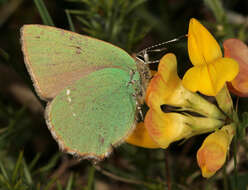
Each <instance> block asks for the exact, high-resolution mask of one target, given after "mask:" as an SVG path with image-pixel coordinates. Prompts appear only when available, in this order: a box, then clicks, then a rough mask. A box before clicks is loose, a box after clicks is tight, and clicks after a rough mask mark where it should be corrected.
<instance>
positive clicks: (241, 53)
mask: <svg viewBox="0 0 248 190" xmlns="http://www.w3.org/2000/svg"><path fill="white" fill-rule="evenodd" d="M223 47H224V55H225V57H230V58H233V59H235V60H236V61H237V62H238V63H239V68H240V69H239V73H238V75H237V76H236V77H235V79H234V80H232V81H231V82H230V83H228V88H229V90H230V91H231V92H232V93H234V94H236V95H237V96H241V97H248V77H247V75H248V47H247V45H246V44H245V43H244V42H242V41H241V40H238V39H234V38H232V39H227V40H225V41H224V43H223Z"/></svg>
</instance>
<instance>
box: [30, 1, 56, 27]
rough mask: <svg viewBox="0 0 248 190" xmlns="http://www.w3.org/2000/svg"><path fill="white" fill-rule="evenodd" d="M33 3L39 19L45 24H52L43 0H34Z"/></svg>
mask: <svg viewBox="0 0 248 190" xmlns="http://www.w3.org/2000/svg"><path fill="white" fill-rule="evenodd" d="M34 3H35V5H36V7H37V9H38V11H39V13H40V16H41V19H42V21H43V23H44V24H45V25H49V26H54V23H53V20H52V18H51V16H50V14H49V12H48V10H47V8H46V6H45V3H44V2H43V0H34Z"/></svg>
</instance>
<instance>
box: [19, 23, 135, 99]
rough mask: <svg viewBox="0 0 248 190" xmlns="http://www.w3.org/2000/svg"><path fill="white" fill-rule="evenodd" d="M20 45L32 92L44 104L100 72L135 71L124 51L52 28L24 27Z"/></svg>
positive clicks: (130, 58) (41, 26)
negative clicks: (35, 92) (108, 69)
mask: <svg viewBox="0 0 248 190" xmlns="http://www.w3.org/2000/svg"><path fill="white" fill-rule="evenodd" d="M21 42H22V50H23V53H24V57H25V63H26V66H27V68H28V71H29V73H30V75H31V77H32V80H33V82H34V86H35V89H36V91H37V93H38V95H39V96H40V97H41V98H42V99H44V100H51V99H52V98H54V97H55V96H56V95H57V94H58V93H59V92H60V91H61V90H62V89H64V88H65V87H66V86H68V85H71V84H72V83H73V82H74V81H76V80H78V79H80V78H81V77H82V76H85V75H87V74H89V73H91V72H93V71H96V70H99V69H103V68H106V67H108V68H120V69H123V70H125V71H127V72H130V70H136V64H135V61H134V60H133V58H132V57H131V56H130V55H128V54H127V53H126V52H125V51H124V50H122V49H120V48H118V47H116V46H114V45H112V44H110V43H107V42H104V41H101V40H97V39H94V38H91V37H88V36H83V35H79V34H77V33H73V32H70V31H66V30H62V29H58V28H54V27H49V26H43V25H25V26H24V27H23V28H22V30H21Z"/></svg>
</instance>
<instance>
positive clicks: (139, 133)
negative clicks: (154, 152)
mask: <svg viewBox="0 0 248 190" xmlns="http://www.w3.org/2000/svg"><path fill="white" fill-rule="evenodd" d="M126 142H127V143H129V144H132V145H135V146H140V147H144V148H160V146H159V145H158V144H157V143H156V142H155V141H154V140H153V139H152V138H151V137H150V135H149V134H148V132H147V130H146V128H145V126H144V122H140V123H138V124H137V126H136V128H135V130H134V131H133V133H132V134H131V135H130V136H129V137H128V138H127V139H126Z"/></svg>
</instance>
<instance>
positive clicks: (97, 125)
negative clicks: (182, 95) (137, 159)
mask: <svg viewBox="0 0 248 190" xmlns="http://www.w3.org/2000/svg"><path fill="white" fill-rule="evenodd" d="M21 42H22V50H23V53H24V60H25V64H26V67H27V69H28V71H29V74H30V75H31V78H32V80H33V83H34V87H35V90H36V92H37V94H38V95H39V96H40V98H41V99H43V100H46V101H47V102H48V103H47V107H46V111H45V118H46V122H47V125H48V128H49V130H50V131H51V133H52V135H53V137H54V138H55V139H56V141H57V142H58V144H59V147H60V149H61V150H62V151H64V152H68V153H71V154H73V155H77V156H80V157H83V158H93V159H95V160H101V159H103V158H105V157H106V156H107V155H109V154H110V153H111V151H112V147H113V146H114V147H115V146H117V145H119V144H120V143H122V142H123V141H124V140H125V138H126V137H127V136H128V135H129V134H130V133H131V132H132V130H133V129H134V127H135V119H136V113H137V109H136V104H137V99H139V98H137V97H135V96H134V94H138V93H139V91H140V89H142V88H143V87H142V80H141V78H140V73H139V72H138V68H137V65H136V62H135V61H134V59H133V58H132V57H131V56H129V55H128V54H127V53H126V52H125V51H124V50H122V49H120V48H118V47H116V46H113V45H111V44H109V43H107V42H104V41H101V40H97V39H94V38H91V37H88V36H83V35H79V34H76V33H73V32H70V31H65V30H62V29H57V28H54V27H49V26H42V25H25V26H24V27H23V28H22V29H21ZM131 73H132V74H131ZM130 82H131V83H132V84H131V85H130ZM143 91H144V90H143Z"/></svg>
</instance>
